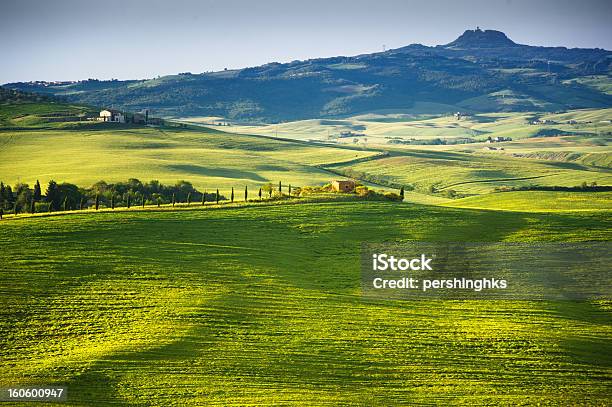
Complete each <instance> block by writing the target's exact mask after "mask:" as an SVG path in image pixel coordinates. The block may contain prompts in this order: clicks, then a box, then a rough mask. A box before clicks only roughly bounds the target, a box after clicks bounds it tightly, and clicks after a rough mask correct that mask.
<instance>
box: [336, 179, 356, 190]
mask: <svg viewBox="0 0 612 407" xmlns="http://www.w3.org/2000/svg"><path fill="white" fill-rule="evenodd" d="M331 185H332V189H333V190H334V191H336V192H344V193H348V192H353V191H354V190H355V181H351V180H334V181H332V184H331Z"/></svg>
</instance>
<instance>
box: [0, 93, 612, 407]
mask: <svg viewBox="0 0 612 407" xmlns="http://www.w3.org/2000/svg"><path fill="white" fill-rule="evenodd" d="M594 83H595V82H594ZM593 86H595V85H594V84H593ZM434 108H437V109H441V108H442V107H440V106H437V107H436V106H432V115H431V116H428V117H425V116H421V117H413V116H411V113H410V112H405V113H401V114H394V113H390V112H378V113H372V114H367V115H362V116H360V117H358V118H354V119H350V118H349V119H346V120H344V119H342V120H326V121H323V120H321V121H311V122H309V124H308V126H310V127H303V126H304V123H303V122H293V123H284V124H279V125H278V126H276V127H278V128H282V127H284V128H285V130H286V131H287V134H284V133H283V130H280V131H279V130H278V129H277V130H275V129H274V127H273V126H270V127H268V128H266V129H265V131H263V132H261V126H257V128H256V127H255V126H253V128H248V127H245V126H224V127H218V129H222V130H230V131H240V130H245V132H253V133H254V134H250V135H246V134H233V133H225V132H222V131H219V130H217V127H215V128H207V127H203V126H201V125H193V126H185V125H183V124H177V123H170V124H168V125H166V126H160V127H146V126H129V125H117V124H105V123H88V122H85V121H84V122H75V121H66V122H62V121H61V120H58V121H55V120H56V119H58V118H59V119H61V118H62V116H71V117H80V115H83V114H86V113H87V112H89V113H91V109H90V108H85V107H79V106H70V105H61V104H49V103H46V104H45V103H37V104H27V103H25V104H20V105H17V106H11V105H5V106H0V181H4V182H5V183H8V184H11V185H14V184H15V183H17V182H26V183H29V184H30V186H31V185H32V184H33V183H34V182H35V181H36V180H37V179H38V180H40V182H41V184H43V193H44V185H45V184H46V183H47V181H48V180H50V179H54V180H56V181H58V182H70V183H74V184H77V185H79V186H83V187H88V186H90V185H92V184H93V183H95V182H97V181H99V180H105V181H108V182H117V181H125V180H126V179H128V178H139V179H141V180H142V181H147V180H151V179H157V180H159V181H161V182H162V183H164V184H169V185H172V184H174V183H175V182H176V181H178V180H182V179H184V180H187V181H190V182H192V183H193V185H194V186H195V187H196V188H197V189H199V190H200V191H204V190H208V191H212V190H214V189H216V188H219V189H220V192H221V193H222V194H224V195H228V193H229V190H230V188H231V187H236V188H238V190H239V191H241V189H242V188H243V187H244V185H248V186H249V189H250V190H251V191H256V190H257V188H258V187H260V186H261V185H262V184H264V183H267V182H273V183H277V182H278V181H282V182H283V184H285V185H287V184H292V185H293V186H304V185H322V184H325V183H328V182H329V181H330V180H332V179H336V178H340V177H343V175H342V174H348V175H352V176H355V177H356V178H357V179H358V180H360V181H362V182H365V183H368V182H369V184H368V185H370V186H375V187H376V188H383V187H385V186H387V187H393V188H394V189H395V190H396V192H397V189H398V188H399V186H404V185H405V186H414V187H415V190H414V191H412V190H407V191H406V199H405V202H379V201H366V200H362V199H359V198H357V197H355V196H341V195H339V194H326V195H325V197H323V198H321V197H319V196H313V197H311V198H300V199H291V200H285V201H282V200H280V201H271V202H264V203H246V204H242V203H240V204H223V205H220V206H217V205H214V204H212V203H211V204H207V205H206V206H205V207H202V206H200V205H192V206H190V207H185V205H179V207H177V208H172V207H171V206H170V205H166V206H162V207H161V208H160V209H158V208H157V207H155V206H149V207H147V208H146V209H145V210H141V209H138V208H132V209H126V208H120V209H117V210H114V211H113V210H111V209H104V210H100V211H98V212H95V211H92V210H86V211H71V212H66V213H64V212H54V213H51V214H47V213H37V214H35V215H28V214H19V215H17V216H14V215H12V214H6V213H5V218H4V220H3V221H1V222H0V273H1V274H0V276H1V278H2V283H0V305H2V307H0V308H1V311H0V313H1V315H0V332H2V334H0V360H2V362H3V363H2V364H0V387H3V386H13V387H15V386H19V385H22V386H25V385H38V384H57V385H67V386H68V389H69V390H68V394H69V401H70V402H69V404H70V405H80V406H89V405H92V404H93V403H97V404H103V405H125V406H149V405H159V406H171V405H176V406H183V405H207V406H208V405H219V406H227V405H236V406H238V405H330V406H332V405H333V406H336V405H399V404H440V405H448V404H466V405H474V404H477V405H492V404H495V405H533V404H538V403H540V404H543V405H559V404H564V405H577V404H589V405H608V404H610V403H612V398H611V397H610V394H612V388H611V386H610V382H611V381H610V379H611V376H612V358H611V357H610V356H609V355H612V344H611V342H610V338H611V336H612V316H611V314H610V306H611V304H610V302H609V301H599V302H595V301H585V302H570V301H566V302H550V301H508V300H505V301H457V300H456V301H448V300H446V301H443V300H437V301H400V300H380V299H372V298H367V297H365V296H363V295H362V293H361V287H360V270H359V268H360V267H359V262H360V247H361V244H362V243H363V242H369V243H383V242H407V241H425V242H506V241H508V242H532V241H533V242H535V241H557V242H583V241H609V240H610V237H611V233H612V232H611V231H612V216H611V214H612V205H611V203H610V202H611V199H610V198H612V194H611V193H609V192H559V191H515V192H503V193H492V191H493V190H494V189H495V188H496V187H507V186H512V187H522V186H529V185H539V186H576V185H580V184H581V183H582V182H587V183H589V184H591V183H593V182H596V183H597V184H598V185H600V186H610V185H612V178H611V173H610V171H611V169H610V163H611V160H612V158H611V157H612V154H611V152H610V150H609V145H608V144H609V142H608V140H607V139H606V136H605V135H604V136H603V137H600V136H598V135H597V136H596V135H593V134H590V135H572V136H551V137H532V136H533V135H534V132H537V131H540V130H541V129H542V126H531V125H526V124H525V121H526V120H527V117H528V116H529V114H526V113H525V114H524V113H520V114H518V113H508V114H506V113H500V114H490V115H478V116H477V117H473V118H471V119H469V120H466V121H463V120H462V121H459V122H457V121H453V120H454V119H452V118H450V117H442V116H434V114H435V109H434ZM609 110H610V109H599V110H590V111H586V110H585V111H575V112H568V113H564V115H565V116H561V114H557V115H552V116H551V117H552V118H554V119H555V120H557V121H561V120H566V121H567V120H574V119H576V120H581V121H583V122H586V121H590V122H591V123H583V124H580V125H572V126H574V127H572V128H575V129H577V128H578V127H581V126H582V127H581V128H582V129H583V130H584V131H585V132H593V131H600V130H601V131H603V132H605V131H608V129H609V123H608V124H606V123H603V120H604V118H605V117H607V116H606V115H608V114H609ZM217 119H219V118H217ZM221 119H222V118H221ZM551 120H552V119H551ZM195 121H197V120H195ZM202 121H204V120H202ZM204 122H205V121H204ZM291 126H293V128H292V127H291ZM300 126H302V127H300ZM346 126H352V127H350V128H351V129H352V131H356V132H361V131H365V132H367V134H368V138H371V139H372V141H368V142H367V143H363V142H361V141H360V142H359V143H357V145H352V144H351V143H350V140H347V142H349V143H348V144H347V143H345V142H344V141H343V142H342V143H339V144H332V143H330V144H323V143H321V142H320V141H321V140H325V139H326V134H327V133H328V129H329V128H334V129H335V130H334V131H336V130H337V131H340V130H341V129H342V130H346V129H347V127H346ZM360 126H363V127H360ZM567 126H570V125H567ZM576 126H578V127H576ZM364 127H365V128H364ZM544 127H546V126H544ZM276 131H278V137H287V138H288V140H287V139H280V138H279V139H275V138H271V137H263V136H274V135H276ZM271 132H272V134H271ZM370 132H371V133H370ZM376 132H377V133H376ZM395 132H397V133H395ZM465 132H468V133H469V134H472V135H473V136H475V137H482V136H484V137H486V135H489V134H493V135H501V134H504V135H512V137H513V138H516V140H514V141H512V142H510V143H504V147H505V150H504V151H503V152H485V151H483V150H482V147H483V146H484V143H472V144H462V145H439V146H423V145H418V146H415V145H390V144H386V140H387V139H386V138H385V137H389V135H393V136H396V135H399V137H415V138H423V139H424V138H430V137H434V136H435V137H439V136H445V137H446V136H448V137H455V136H463V135H465ZM262 135H263V136H262ZM308 139H313V140H319V142H306V141H304V140H308ZM383 141H384V142H383ZM430 187H433V191H432V190H431V189H430ZM449 190H453V191H456V193H458V194H460V195H466V196H467V197H463V198H459V199H451V196H449V194H448V191H449ZM322 195H323V194H322ZM471 195H473V196H471ZM253 196H254V195H253ZM452 198H457V197H452Z"/></svg>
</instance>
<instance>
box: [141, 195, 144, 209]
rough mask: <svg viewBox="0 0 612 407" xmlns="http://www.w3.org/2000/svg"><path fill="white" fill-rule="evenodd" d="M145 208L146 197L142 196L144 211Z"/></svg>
mask: <svg viewBox="0 0 612 407" xmlns="http://www.w3.org/2000/svg"><path fill="white" fill-rule="evenodd" d="M144 207H145V196H144V195H143V196H142V209H144Z"/></svg>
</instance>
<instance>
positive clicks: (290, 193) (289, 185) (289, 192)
mask: <svg viewBox="0 0 612 407" xmlns="http://www.w3.org/2000/svg"><path fill="white" fill-rule="evenodd" d="M289 198H291V184H289Z"/></svg>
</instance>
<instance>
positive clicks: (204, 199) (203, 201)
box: [202, 190, 206, 206]
mask: <svg viewBox="0 0 612 407" xmlns="http://www.w3.org/2000/svg"><path fill="white" fill-rule="evenodd" d="M205 203H206V190H204V193H203V194H202V206H204V204H205Z"/></svg>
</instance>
